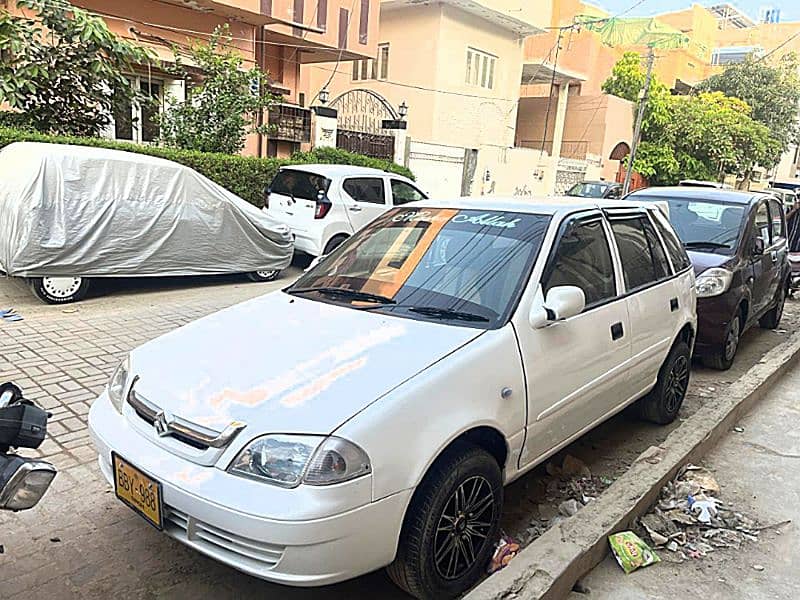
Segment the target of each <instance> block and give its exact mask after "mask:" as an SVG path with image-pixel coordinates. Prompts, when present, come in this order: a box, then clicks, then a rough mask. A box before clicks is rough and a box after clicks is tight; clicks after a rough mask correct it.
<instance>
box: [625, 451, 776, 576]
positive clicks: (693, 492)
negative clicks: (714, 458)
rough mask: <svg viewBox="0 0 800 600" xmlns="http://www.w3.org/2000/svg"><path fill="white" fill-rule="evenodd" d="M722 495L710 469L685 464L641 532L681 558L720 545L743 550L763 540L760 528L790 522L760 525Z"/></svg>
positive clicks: (643, 519) (700, 554)
mask: <svg viewBox="0 0 800 600" xmlns="http://www.w3.org/2000/svg"><path fill="white" fill-rule="evenodd" d="M719 494H720V486H719V483H717V480H716V479H714V477H713V476H712V475H711V473H710V472H709V471H708V470H707V469H704V468H703V467H698V466H696V465H692V464H689V465H686V466H685V467H683V468H682V469H681V470H680V471H679V472H678V475H677V476H676V477H675V479H673V480H672V481H670V482H668V483H667V484H666V485H665V486H664V487H663V488H662V489H661V493H660V495H659V499H658V502H657V503H656V505H655V506H654V507H653V509H652V510H651V511H650V512H649V513H648V514H646V515H644V516H642V517H641V518H639V519H638V520H637V525H638V527H637V528H636V531H637V532H639V533H640V534H641V535H643V536H644V537H645V539H649V541H650V542H651V543H652V545H653V547H654V548H656V549H657V548H665V549H666V550H668V551H669V552H670V555H672V556H673V557H677V560H678V562H682V561H683V560H686V559H687V558H691V559H697V558H702V557H704V556H706V555H708V554H709V553H710V552H713V551H714V550H717V549H719V548H735V549H738V548H739V547H741V545H742V544H743V543H745V542H755V541H758V534H759V532H760V531H763V530H764V529H767V528H776V530H777V528H780V527H781V526H783V525H786V524H788V523H790V522H791V521H781V522H780V523H775V524H773V525H767V526H764V527H759V526H757V524H756V521H755V520H754V519H752V518H750V517H748V516H747V515H745V514H743V513H741V512H739V511H736V510H735V509H734V507H733V506H731V505H729V504H727V503H725V502H723V501H722V500H721V499H720V498H719ZM668 556H669V555H668ZM671 560H675V559H674V558H673V559H671ZM753 568H756V567H755V566H754V567H753ZM762 568H763V567H762Z"/></svg>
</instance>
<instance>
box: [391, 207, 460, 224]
mask: <svg viewBox="0 0 800 600" xmlns="http://www.w3.org/2000/svg"><path fill="white" fill-rule="evenodd" d="M453 212H455V211H452V210H435V211H433V210H409V211H406V212H402V213H400V214H397V215H395V216H394V217H392V221H393V222H395V223H416V222H417V221H426V222H428V223H446V222H447V221H449V220H450V219H451V217H452V216H453Z"/></svg>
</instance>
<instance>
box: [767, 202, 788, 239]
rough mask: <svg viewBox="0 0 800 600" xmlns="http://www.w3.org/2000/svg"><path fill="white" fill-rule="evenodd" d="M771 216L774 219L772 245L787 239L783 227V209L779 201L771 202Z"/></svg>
mask: <svg viewBox="0 0 800 600" xmlns="http://www.w3.org/2000/svg"><path fill="white" fill-rule="evenodd" d="M769 214H770V218H771V219H772V243H775V242H776V241H778V240H779V239H781V238H784V237H786V233H785V232H784V227H783V207H782V206H781V203H780V202H778V201H777V200H770V201H769Z"/></svg>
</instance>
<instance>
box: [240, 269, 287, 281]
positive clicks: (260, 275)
mask: <svg viewBox="0 0 800 600" xmlns="http://www.w3.org/2000/svg"><path fill="white" fill-rule="evenodd" d="M280 274H281V271H280V270H279V269H268V270H266V271H251V272H250V273H248V274H247V277H248V278H249V279H250V281H275V280H276V279H277V278H278V277H280Z"/></svg>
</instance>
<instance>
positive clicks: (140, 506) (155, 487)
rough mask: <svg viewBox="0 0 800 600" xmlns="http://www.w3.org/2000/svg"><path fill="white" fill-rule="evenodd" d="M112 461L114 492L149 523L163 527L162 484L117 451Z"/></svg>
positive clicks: (113, 454)
mask: <svg viewBox="0 0 800 600" xmlns="http://www.w3.org/2000/svg"><path fill="white" fill-rule="evenodd" d="M111 461H112V463H113V466H114V492H115V493H116V494H117V498H119V499H120V500H122V501H123V502H124V503H125V504H127V505H128V506H130V507H131V508H132V509H133V510H134V511H136V512H137V513H139V514H140V515H141V516H142V517H144V518H145V520H146V521H147V522H148V523H150V524H151V525H153V526H154V527H156V528H158V529H163V528H164V525H163V523H162V521H161V515H162V513H163V507H162V505H161V484H160V483H159V482H158V481H156V480H155V479H152V478H150V477H148V476H147V475H145V474H144V473H142V472H141V471H140V470H139V469H137V468H136V467H134V466H133V465H131V464H130V463H129V462H127V461H126V460H125V459H124V458H122V457H120V456H119V455H118V454H116V453H113V452H112V453H111Z"/></svg>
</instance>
